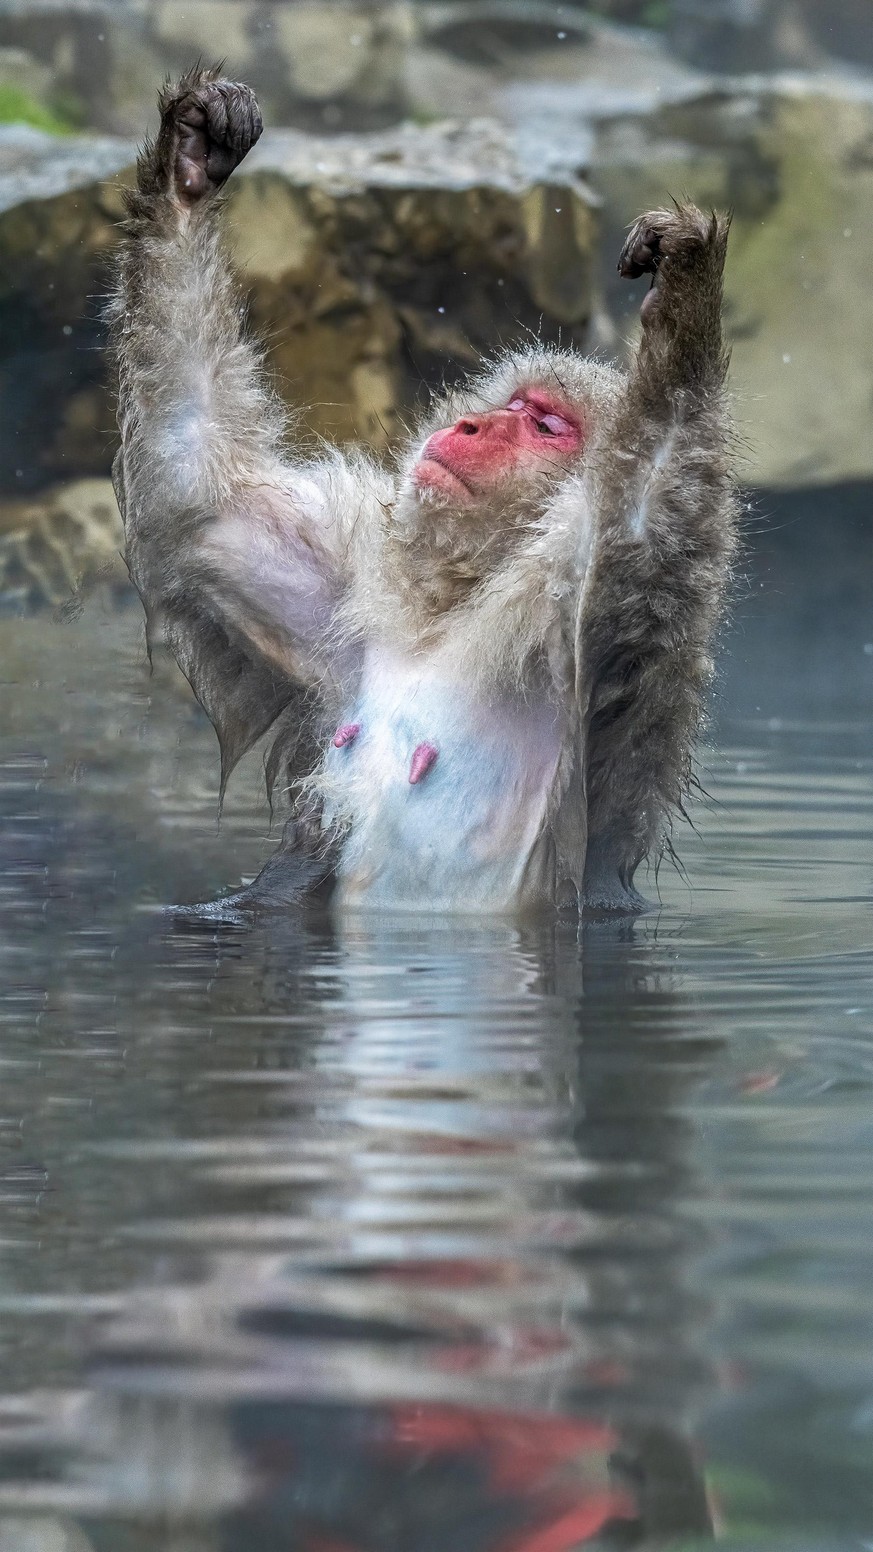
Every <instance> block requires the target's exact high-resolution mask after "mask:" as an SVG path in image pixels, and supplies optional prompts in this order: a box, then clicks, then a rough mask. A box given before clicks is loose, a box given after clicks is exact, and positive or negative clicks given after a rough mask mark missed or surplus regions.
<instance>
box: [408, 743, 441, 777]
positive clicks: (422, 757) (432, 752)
mask: <svg viewBox="0 0 873 1552" xmlns="http://www.w3.org/2000/svg"><path fill="white" fill-rule="evenodd" d="M438 754H439V750H438V749H437V748H435V747H434V745H433V744H419V746H418V748H417V749H416V750H415V751H414V752H413V756H412V764H411V765H410V767H409V784H410V786H411V787H416V786H417V785H418V783H419V782H420V781H424V778H425V776H426V775H427V773H428V771H431V770H433V768H434V766H435V765H436V762H437V755H438Z"/></svg>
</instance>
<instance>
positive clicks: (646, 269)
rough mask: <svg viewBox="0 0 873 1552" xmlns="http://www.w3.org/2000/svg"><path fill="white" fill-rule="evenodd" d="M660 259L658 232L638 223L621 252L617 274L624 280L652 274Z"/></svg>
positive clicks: (659, 235) (660, 248)
mask: <svg viewBox="0 0 873 1552" xmlns="http://www.w3.org/2000/svg"><path fill="white" fill-rule="evenodd" d="M662 257H663V253H662V247H661V234H660V232H658V231H657V230H656V229H655V228H654V227H652V226H647V225H643V224H642V223H638V224H637V225H636V226H635V227H634V228H633V230H632V231H631V233H630V235H629V237H628V239H627V242H626V243H625V245H624V247H623V248H622V250H621V255H620V257H619V261H618V272H619V274H620V275H621V276H622V278H623V279H626V280H636V279H637V278H638V277H639V276H640V275H647V274H654V272H655V271H656V270H657V268H658V265H659V264H660V262H661V259H662Z"/></svg>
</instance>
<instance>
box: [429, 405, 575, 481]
mask: <svg viewBox="0 0 873 1552" xmlns="http://www.w3.org/2000/svg"><path fill="white" fill-rule="evenodd" d="M582 441H583V433H582V426H581V425H580V423H579V420H578V418H577V417H576V416H575V415H574V414H573V413H572V411H571V410H569V409H568V408H567V406H566V405H565V404H564V403H563V402H562V401H560V400H558V399H553V398H551V396H550V395H548V394H546V393H542V392H539V391H534V390H530V391H525V392H521V391H519V392H518V393H517V394H516V395H514V396H513V398H511V399H510V401H509V403H508V404H507V405H506V406H505V408H503V409H497V410H484V411H482V412H481V413H479V414H474V415H462V416H461V418H460V420H458V421H456V422H455V424H454V425H453V426H444V427H443V429H442V430H441V431H435V432H434V434H433V436H432V437H429V438H428V440H427V442H425V444H424V447H423V448H422V450H421V455H420V457H419V459H418V462H417V463H416V465H415V468H414V470H413V473H412V481H413V484H414V485H415V486H416V487H417V488H418V489H419V490H427V491H435V492H439V493H441V494H443V495H446V496H449V497H451V498H452V500H453V501H456V502H457V501H460V502H461V503H467V502H474V501H475V500H476V498H477V497H479V496H483V495H486V494H487V493H488V492H489V491H491V490H494V489H496V488H497V487H499V486H500V485H503V484H505V483H506V482H507V480H512V479H517V478H518V476H519V475H522V476H523V475H530V476H531V477H536V476H538V475H541V474H543V473H546V472H548V470H549V469H550V467H551V466H552V465H559V466H563V467H565V468H566V466H567V463H568V462H569V460H570V459H572V458H573V456H574V455H575V454H576V453H578V452H579V451H580V449H581V447H582Z"/></svg>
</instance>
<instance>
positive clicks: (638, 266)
mask: <svg viewBox="0 0 873 1552" xmlns="http://www.w3.org/2000/svg"><path fill="white" fill-rule="evenodd" d="M728 225H729V221H727V220H725V219H724V218H719V217H718V216H716V215H715V214H712V215H710V216H706V215H704V214H703V212H702V211H700V210H698V209H697V207H696V206H695V205H688V204H684V205H683V204H676V205H675V206H674V208H673V209H672V210H649V211H647V212H646V214H645V215H642V216H640V217H639V218H638V220H636V221H635V222H634V224H633V226H632V227H631V229H630V231H629V233H628V236H627V241H626V242H625V245H624V247H623V248H622V250H621V253H620V255H619V260H618V273H619V274H620V275H621V277H622V279H624V280H637V279H638V278H639V277H640V275H651V276H652V286H651V290H650V291H649V292H648V294H647V296H646V297H645V298H644V300H643V305H642V308H641V315H642V320H643V323H644V324H650V323H652V321H653V319H654V317H655V316H656V313H657V311H658V310H659V304H660V303H661V299H662V297H663V295H664V293H665V291H667V290H671V291H675V290H676V289H677V282H678V283H679V284H680V285H681V284H682V277H687V276H688V275H689V274H690V272H691V271H692V270H696V271H698V283H702V284H703V285H704V286H705V285H706V278H707V277H706V272H707V270H710V271H711V281H712V283H713V284H714V285H715V286H716V287H717V288H718V289H720V284H721V269H722V266H723V264H724V250H725V244H726V241H727V231H728Z"/></svg>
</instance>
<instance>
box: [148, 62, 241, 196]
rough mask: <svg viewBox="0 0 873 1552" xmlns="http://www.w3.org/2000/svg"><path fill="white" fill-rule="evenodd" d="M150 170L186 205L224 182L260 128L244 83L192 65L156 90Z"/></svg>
mask: <svg viewBox="0 0 873 1552" xmlns="http://www.w3.org/2000/svg"><path fill="white" fill-rule="evenodd" d="M160 108H161V128H160V132H159V134H158V138H157V142H156V144H155V153H154V154H155V172H156V175H157V178H158V180H159V181H160V182H162V183H163V187H164V189H165V190H166V191H167V192H168V193H172V194H173V195H174V196H175V198H176V199H177V200H178V201H179V203H180V204H181V205H182V206H183V207H185V208H186V209H191V208H192V207H193V206H195V205H197V204H198V203H199V202H200V201H201V200H202V199H203V198H204V197H206V196H208V195H210V194H214V193H216V192H217V190H218V189H220V188H221V186H222V184H223V183H226V182H227V179H228V178H229V177H230V175H231V173H232V172H233V170H234V168H235V167H238V166H239V164H240V162H241V161H242V159H243V157H244V156H245V155H246V154H247V152H249V151H250V150H251V148H252V146H253V145H254V144H255V142H256V141H257V140H259V139H260V135H261V131H262V129H263V127H264V126H263V121H262V119H261V114H260V109H259V108H258V104H257V102H256V100H255V95H254V93H253V91H252V90H251V88H250V87H248V86H244V85H242V84H241V83H239V82H236V81H224V80H221V79H219V78H218V77H217V76H216V75H215V73H214V72H212V71H204V70H193V71H190V72H189V73H188V74H187V75H185V76H183V77H182V79H181V81H180V82H179V83H178V85H177V86H173V87H168V88H167V89H166V90H165V91H163V92H162V93H161V97H160Z"/></svg>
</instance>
